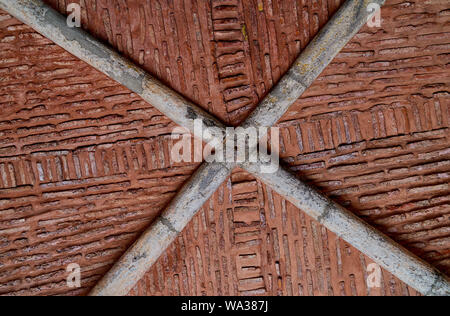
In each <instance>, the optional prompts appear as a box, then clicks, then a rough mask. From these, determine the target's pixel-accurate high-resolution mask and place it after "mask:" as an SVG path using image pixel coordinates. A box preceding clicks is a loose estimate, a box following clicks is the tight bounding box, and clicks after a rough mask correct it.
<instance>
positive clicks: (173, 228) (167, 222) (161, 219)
mask: <svg viewBox="0 0 450 316" xmlns="http://www.w3.org/2000/svg"><path fill="white" fill-rule="evenodd" d="M159 219H160V221H161V223H162V224H163V225H164V226H166V227H167V228H168V229H169V230H170V231H171V232H173V233H177V234H179V233H180V232H179V231H178V230H176V229H175V227H174V226H173V225H172V223H171V222H170V221H169V220H168V219H167V218H165V217H163V216H161V217H160V218H159Z"/></svg>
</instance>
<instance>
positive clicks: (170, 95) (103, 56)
mask: <svg viewBox="0 0 450 316" xmlns="http://www.w3.org/2000/svg"><path fill="white" fill-rule="evenodd" d="M0 8H1V9H3V10H5V11H7V12H9V13H10V14H11V15H13V16H14V17H16V18H17V19H19V20H20V21H22V22H24V23H26V24H28V25H29V26H31V27H32V28H34V29H35V30H36V31H37V32H39V33H41V34H42V35H44V36H45V37H47V38H49V39H50V40H52V41H53V42H55V43H56V44H58V45H59V46H61V47H62V48H64V49H65V50H67V51H68V52H69V53H71V54H72V55H74V56H76V57H78V58H79V59H81V60H83V61H85V62H86V63H88V64H90V65H91V66H93V67H94V68H96V69H97V70H99V71H101V72H102V73H104V74H106V75H107V76H108V77H110V78H112V79H114V80H115V81H117V82H119V83H120V84H122V85H124V86H125V87H127V88H129V89H130V90H131V91H133V92H135V93H136V94H138V95H139V96H141V97H142V98H143V99H144V100H145V101H147V102H148V103H150V104H151V105H152V106H154V107H155V108H157V109H158V110H159V111H161V112H162V113H164V114H165V115H166V116H167V117H169V118H170V119H171V120H172V121H173V122H175V123H177V124H178V125H180V126H183V127H185V128H187V129H188V130H189V131H190V132H193V131H194V126H193V119H195V118H202V119H203V124H204V125H205V126H209V127H213V126H214V127H221V128H224V127H225V126H224V125H223V124H222V123H221V122H220V121H219V120H217V119H216V118H214V117H213V116H211V115H210V114H208V113H207V112H205V111H204V110H202V109H201V108H200V107H197V106H196V105H194V104H193V103H192V102H190V101H189V100H187V99H186V98H184V97H182V96H181V95H180V94H178V93H176V92H175V91H173V90H172V89H171V88H169V87H167V86H165V85H164V84H163V83H161V82H160V81H159V80H157V79H156V78H154V77H152V76H150V75H149V74H148V73H146V72H145V71H144V70H142V69H140V68H139V67H137V66H136V65H135V64H133V63H132V62H130V61H129V60H127V59H125V58H123V57H122V56H120V55H119V54H118V53H117V52H115V51H114V50H113V49H111V48H109V47H108V46H106V45H104V44H102V43H100V42H99V41H98V40H96V39H95V38H94V37H92V36H91V35H90V34H89V33H87V32H85V31H83V30H82V29H80V28H70V27H69V26H68V25H67V21H66V18H65V17H64V16H63V15H61V14H60V13H59V12H57V11H55V10H54V9H52V8H51V7H49V6H48V5H46V4H45V3H44V2H42V1H41V0H1V1H0ZM205 140H206V141H211V140H208V139H207V138H206V139H205Z"/></svg>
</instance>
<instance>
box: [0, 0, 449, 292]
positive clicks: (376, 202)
mask: <svg viewBox="0 0 450 316" xmlns="http://www.w3.org/2000/svg"><path fill="white" fill-rule="evenodd" d="M74 2H77V1H74ZM48 3H49V4H51V5H53V6H54V7H55V8H57V9H59V10H60V11H61V12H63V11H64V8H65V7H66V3H65V2H64V1H56V0H55V1H48ZM180 3H181V5H178V3H177V4H175V1H145V2H143V1H101V0H97V1H95V0H85V1H83V0H81V4H82V6H83V8H85V10H84V11H83V20H82V24H83V26H84V27H86V28H87V29H88V30H89V31H90V32H91V33H92V34H94V35H95V36H97V37H98V38H100V39H102V40H104V41H107V42H109V43H110V44H111V45H112V46H113V47H115V48H116V49H118V50H119V51H121V52H122V53H123V54H124V55H125V56H127V57H129V58H130V59H132V60H133V61H135V62H136V63H138V64H140V65H141V66H142V67H143V68H144V69H146V70H147V71H149V72H150V73H152V74H154V75H155V76H157V77H158V78H160V79H162V80H163V81H165V82H166V83H167V84H168V85H170V86H171V87H173V88H174V89H176V90H177V91H179V92H180V93H182V94H183V95H185V96H186V97H188V98H190V99H192V100H193V101H195V102H196V103H197V104H199V105H201V106H202V107H204V108H205V109H206V110H208V111H210V112H211V113H213V114H215V115H217V116H218V117H220V118H221V119H222V120H223V121H224V122H226V123H228V124H232V125H237V124H239V123H240V122H241V121H242V120H243V119H244V118H245V117H246V116H247V115H248V114H249V112H250V111H251V110H252V109H253V108H254V107H255V106H256V105H257V103H258V102H259V101H260V100H261V98H262V97H263V96H264V95H265V93H267V92H268V90H270V88H271V87H272V86H273V85H274V83H276V82H277V81H278V79H279V78H280V77H281V75H282V74H283V73H284V72H285V71H286V70H287V69H288V67H289V66H290V63H292V62H293V60H294V59H295V57H296V56H297V55H298V53H299V52H300V51H301V50H302V49H303V48H304V47H306V45H307V44H308V42H309V41H310V40H311V39H312V38H313V36H314V35H315V34H316V32H317V31H318V30H319V29H320V28H321V27H322V26H323V25H324V24H325V23H326V21H327V20H328V18H329V17H330V16H331V15H332V14H333V12H334V11H335V10H336V9H337V8H338V6H339V4H340V3H339V1H292V0H286V1H284V0H283V1H267V0H264V1H263V0H253V1H239V0H228V1H210V2H205V4H200V2H199V1H195V0H192V1H191V0H186V1H180ZM448 14H449V6H448V2H447V1H440V0H432V1H428V2H426V3H424V2H422V1H400V0H390V1H387V4H386V6H385V8H384V9H383V22H382V27H381V28H368V27H365V28H363V29H362V30H361V31H360V32H359V33H358V35H357V36H356V37H355V39H354V40H353V41H352V42H351V43H349V44H348V45H347V46H346V48H345V49H344V50H343V51H342V52H341V53H340V54H339V55H338V56H337V57H336V59H335V60H334V61H333V62H332V64H331V65H330V66H329V67H328V68H327V69H326V70H325V72H324V73H323V74H322V76H321V77H320V78H319V79H318V80H317V82H316V83H315V84H314V85H313V86H312V87H310V88H309V89H308V90H307V92H306V93H305V94H304V95H303V97H302V98H301V99H299V100H298V101H297V102H296V104H295V105H294V106H293V107H292V108H291V109H290V111H289V112H288V113H287V114H286V115H285V116H284V117H283V119H282V120H281V121H280V122H279V126H280V127H281V134H282V148H281V155H282V158H283V160H284V164H286V165H287V166H289V167H290V168H291V169H292V170H293V171H295V172H296V173H298V175H299V176H301V177H302V178H303V179H305V180H306V181H308V182H311V183H312V184H314V185H316V186H318V187H319V188H320V189H321V190H322V191H323V192H325V193H326V194H327V195H329V196H331V197H332V198H334V199H335V200H337V201H339V202H340V203H341V204H343V205H345V206H346V207H348V208H350V209H351V210H353V211H355V212H356V213H357V214H359V215H361V216H363V217H364V218H365V219H367V220H368V221H369V222H370V223H371V224H374V225H376V226H377V227H379V228H380V229H381V230H382V231H384V232H386V233H388V234H389V235H390V236H392V237H393V238H394V239H395V240H396V241H398V242H400V243H402V244H403V245H405V246H407V248H409V249H410V250H412V251H413V252H414V253H416V254H417V255H419V256H421V257H422V258H424V259H425V260H427V261H428V262H430V263H432V264H434V265H436V266H437V267H438V268H440V269H441V270H442V271H444V272H447V274H448V273H449V271H450V270H449V269H450V265H449V259H448V256H449V254H450V247H449V244H450V243H449V240H448V231H449V227H450V226H449V224H450V222H449V217H448V216H449V215H448V214H449V213H450V207H449V200H448V196H449V192H450V189H449V187H448V182H449V181H448V176H449V172H450V164H449V161H450V152H449V141H450V139H449V129H448V128H449V126H450V125H449V118H450V117H449V113H450V109H449V106H450V102H449V95H448V91H449V82H450V80H449V76H448V73H449V71H448V65H447V63H448V54H449V46H448V45H449V44H448V42H449V35H448V34H450V33H449V30H450V25H449V18H448ZM0 74H1V77H0V111H1V113H2V118H1V119H0V174H1V177H0V188H1V189H0V231H1V234H0V294H85V293H87V292H88V290H89V289H90V288H91V287H92V286H93V285H95V283H96V282H97V281H98V279H99V278H100V277H101V276H102V275H103V274H104V273H105V272H106V271H107V270H108V269H109V268H110V267H111V265H112V264H113V263H114V262H115V260H117V259H118V257H120V255H121V254H122V253H123V252H124V251H125V250H126V249H127V247H128V246H129V245H130V244H131V243H132V241H133V240H135V239H136V237H137V236H138V235H139V233H140V232H142V230H143V229H144V228H145V227H147V226H148V225H149V224H150V223H151V222H152V220H153V219H154V218H155V216H157V215H158V214H159V212H160V211H161V210H162V209H163V207H164V206H165V205H166V204H167V203H168V202H169V201H170V199H171V198H172V197H173V196H174V194H175V193H176V192H177V190H178V189H179V188H180V186H181V185H182V183H183V182H184V181H185V180H186V179H187V178H188V177H189V176H190V175H191V174H192V172H193V171H194V170H195V168H196V167H197V165H196V164H175V163H173V162H171V161H170V156H169V154H168V153H169V148H170V145H171V140H170V137H169V136H168V135H169V134H170V131H171V129H172V128H173V127H174V126H175V125H174V124H173V123H171V122H170V120H168V119H167V118H166V117H164V116H163V115H161V114H160V113H158V112H157V111H156V110H155V109H154V108H152V107H151V105H148V104H146V103H145V102H143V101H142V100H140V98H139V97H137V96H136V95H134V94H133V93H131V92H130V91H128V90H127V89H126V88H123V87H121V86H120V85H119V84H117V83H115V82H114V81H112V80H110V79H108V78H106V77H105V76H104V75H102V74H100V73H98V72H97V71H96V70H94V69H92V68H91V67H90V66H87V65H86V64H84V63H83V62H81V61H79V60H77V59H76V58H74V57H72V56H71V55H70V54H68V53H66V52H64V51H63V50H62V49H61V48H59V47H57V46H56V45H54V44H53V43H51V42H50V41H48V40H47V39H45V38H43V37H42V36H40V35H39V34H37V33H36V32H35V31H33V30H32V29H31V28H29V27H27V26H24V25H23V24H22V23H20V22H18V21H17V20H15V19H13V18H11V17H9V16H8V15H7V14H5V13H0ZM71 262H77V263H79V264H80V265H81V266H82V267H83V288H82V289H80V290H77V291H71V290H70V289H68V288H67V287H66V284H65V275H66V272H65V266H66V265H67V264H69V263H71ZM370 262H371V261H370V260H369V259H368V258H366V257H365V256H364V255H362V254H361V253H360V252H358V251H357V250H355V249H354V248H352V247H351V246H349V245H348V244H346V243H345V242H343V241H342V240H340V239H339V238H337V237H336V235H335V234H333V233H331V232H329V231H327V230H326V229H325V228H323V227H322V226H321V225H320V224H318V223H316V222H315V221H313V220H311V219H309V218H308V217H307V216H305V215H304V214H303V213H301V212H299V211H298V210H297V209H296V208H295V207H293V206H292V205H291V204H290V203H289V202H286V201H285V200H284V199H283V198H281V197H280V196H278V195H277V194H276V193H274V192H272V191H271V190H270V189H268V188H267V187H266V186H265V185H264V184H263V183H261V182H259V181H257V180H255V179H254V178H253V177H252V176H250V175H248V174H247V173H245V172H243V171H239V170H237V171H235V172H234V173H233V175H232V177H231V178H230V179H229V180H228V182H227V183H225V184H224V185H223V186H222V187H221V188H220V189H219V191H218V192H217V193H216V194H215V195H214V196H213V197H212V198H211V199H210V201H209V202H208V203H207V204H206V205H205V206H204V207H203V209H202V210H201V212H199V214H198V215H197V216H196V217H195V218H194V220H193V221H192V223H191V224H190V225H188V227H187V228H186V229H185V231H184V232H183V233H182V234H181V235H180V237H179V238H178V239H177V241H176V242H175V243H174V244H173V245H172V246H171V247H170V248H169V249H168V250H167V252H166V253H165V255H163V256H162V257H161V259H160V260H159V261H158V263H157V264H155V265H154V267H153V268H152V269H151V270H150V271H149V272H148V273H147V275H146V276H145V277H144V278H143V279H142V280H141V281H140V282H139V283H138V284H137V285H136V288H135V289H134V290H133V291H132V292H131V293H130V294H148V295H153V294H183V295H187V294H193V295H195V294H232V295H233V294H273V295H275V294H286V295H287V294H294V295H299V294H300V295H301V294H315V295H331V294H333V295H339V294H358V295H365V294H386V295H392V294H413V295H415V294H416V292H415V291H414V290H412V289H411V288H409V287H407V286H406V285H404V284H403V283H402V282H400V281H398V280H397V279H396V278H394V277H392V276H391V275H390V274H389V273H387V272H383V286H382V288H381V289H376V290H373V289H372V290H368V289H367V286H366V284H365V277H366V274H367V272H366V267H367V265H368V264H369V263H370Z"/></svg>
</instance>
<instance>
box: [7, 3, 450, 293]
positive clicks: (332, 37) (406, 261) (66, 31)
mask: <svg viewBox="0 0 450 316" xmlns="http://www.w3.org/2000/svg"><path fill="white" fill-rule="evenodd" d="M369 3H378V4H380V5H382V4H384V1H381V0H378V1H375V0H371V1H369V0H348V1H346V2H345V3H344V4H343V5H342V7H341V9H340V10H339V11H338V13H337V14H336V15H335V16H334V17H333V19H332V20H331V21H330V22H329V23H328V24H327V25H326V26H325V28H324V29H323V30H322V31H321V32H320V33H319V35H318V36H317V37H316V38H315V39H314V40H313V42H312V43H311V44H310V45H309V46H308V47H307V49H306V50H305V51H304V52H303V53H302V54H301V55H300V57H299V58H298V59H297V61H296V62H295V64H294V65H293V67H292V68H291V69H290V70H289V72H288V73H287V74H286V76H284V77H283V78H282V80H281V81H280V82H279V83H278V84H277V85H276V86H275V87H274V89H273V90H272V92H271V93H270V94H269V95H268V96H267V97H266V98H265V99H264V100H263V102H262V103H261V105H260V106H259V107H258V108H257V109H256V110H255V112H253V113H252V114H251V115H250V117H249V118H248V119H247V120H246V122H245V123H244V127H247V126H267V127H268V126H271V125H273V124H274V123H276V121H278V120H279V119H280V118H281V116H282V115H283V114H284V113H285V112H286V111H287V109H288V108H289V107H290V106H291V105H292V103H293V102H295V101H296V100H297V99H298V98H299V97H300V96H301V94H302V93H303V92H304V91H305V89H306V88H307V87H309V86H310V85H311V84H312V82H313V81H314V80H315V79H316V78H317V76H318V75H319V74H320V73H321V72H322V70H323V69H324V68H325V67H326V66H327V65H328V64H329V63H330V62H331V60H332V59H333V58H334V57H335V56H336V54H338V53H339V51H340V50H341V49H342V48H343V46H344V45H345V44H346V43H347V42H348V41H349V40H350V39H351V38H352V37H353V36H354V35H355V34H356V33H357V32H358V31H359V29H360V28H361V27H362V25H364V24H365V22H366V21H367V17H368V13H367V11H366V8H367V6H368V4H369ZM0 8H2V9H4V10H6V11H8V12H9V13H10V14H12V15H14V16H15V17H16V18H18V19H20V20H21V21H23V22H24V23H27V24H28V25H30V26H32V27H33V28H35V29H36V30H37V31H38V32H40V33H41V34H43V35H44V36H46V37H48V38H49V39H51V40H53V41H54V42H55V43H57V44H58V45H60V46H62V47H63V48H65V49H66V50H67V51H69V52H70V53H72V54H73V55H75V56H77V57H79V58H80V59H82V60H84V61H86V62H87V63H89V64H90V65H92V66H94V67H95V68H97V69H98V70H100V71H102V72H103V73H105V74H106V75H108V76H109V77H111V78H112V79H114V80H116V81H118V82H119V83H121V84H123V85H124V86H127V87H128V88H130V89H131V90H132V91H134V92H135V93H137V94H139V95H140V96H141V97H142V98H143V99H144V100H146V101H148V102H149V103H151V104H152V105H154V106H155V107H156V108H158V109H159V110H160V111H161V112H162V113H164V114H165V115H167V116H168V117H169V118H171V119H172V120H173V121H174V122H176V123H178V124H179V125H181V126H183V127H185V128H187V129H188V130H190V131H191V132H192V131H193V125H192V119H195V118H202V119H203V120H204V123H205V125H206V126H211V127H212V126H214V127H219V128H224V126H223V124H221V123H220V122H219V121H218V120H216V119H215V118H214V117H212V116H211V115H209V114H207V113H206V112H204V111H203V110H201V109H200V108H198V107H196V106H195V105H194V104H192V103H191V102H189V101H188V100H186V99H184V98H183V97H181V96H180V95H179V94H177V93H176V92H174V91H173V90H172V89H170V88H168V87H166V86H164V85H163V84H162V83H160V82H159V81H158V80H156V79H155V78H153V77H151V76H149V75H148V74H146V73H145V72H144V71H143V70H141V69H139V68H138V67H136V66H134V65H133V64H131V63H130V62H128V61H127V60H126V59H124V58H122V57H120V56H119V55H118V54H117V53H115V52H114V51H113V50H111V49H110V48H108V47H106V46H104V45H102V44H100V43H98V42H97V41H96V40H95V39H94V38H92V37H91V36H90V35H89V34H87V33H85V32H83V31H81V30H79V29H71V28H68V27H67V25H66V21H65V18H63V17H62V16H61V15H59V13H57V12H55V11H53V10H52V9H50V8H49V7H48V6H46V5H45V4H43V3H42V1H40V0H15V1H14V0H0ZM204 140H205V141H210V139H204ZM232 167H233V166H231V165H224V164H219V163H212V164H206V163H205V164H203V165H202V166H201V167H200V168H199V169H198V170H197V171H196V172H195V173H194V175H193V177H192V178H191V179H190V180H189V181H188V182H187V183H186V184H185V185H184V186H183V188H182V190H180V192H179V193H178V194H177V196H176V197H175V199H174V200H173V201H172V202H171V203H170V205H169V206H168V207H167V209H166V210H165V211H164V212H163V214H162V215H161V217H160V218H158V219H157V220H156V221H155V222H154V223H153V224H152V225H151V227H150V228H149V229H148V230H147V231H146V232H145V233H144V234H143V235H142V236H141V237H140V238H139V240H138V241H136V243H135V244H134V245H133V246H132V247H131V248H130V249H129V250H128V251H127V252H126V253H125V255H124V256H123V257H122V258H121V259H120V260H119V261H118V262H117V263H116V265H115V266H114V267H113V268H112V269H111V271H110V272H109V273H108V274H107V275H106V276H105V277H104V278H103V279H102V280H101V281H100V282H99V284H98V285H97V286H96V287H95V288H94V290H93V291H92V293H91V295H125V294H127V293H128V292H129V290H130V289H131V288H132V287H133V286H134V284H135V283H136V282H137V281H138V280H139V279H140V278H141V277H142V276H143V275H144V274H145V272H146V271H147V270H148V269H149V268H150V267H151V266H152V265H153V264H154V262H156V260H157V259H158V258H159V256H160V255H161V254H162V253H163V252H164V250H165V249H166V248H167V247H168V246H169V245H170V244H171V243H172V242H173V240H174V239H175V238H176V236H177V234H178V232H179V231H182V230H183V228H184V227H185V226H186V225H187V224H188V223H189V221H190V220H191V219H192V217H193V216H194V215H195V213H196V212H197V210H198V209H200V208H201V207H202V205H203V204H204V203H205V202H206V201H207V199H208V198H209V197H210V196H211V195H212V194H214V192H215V191H216V190H217V188H218V187H219V186H220V185H221V183H222V182H223V181H224V180H225V179H226V178H227V177H228V176H229V174H230V172H231V168H232ZM243 167H245V168H246V169H247V170H248V171H249V172H251V173H253V174H254V175H255V176H257V177H258V178H260V179H261V180H262V181H264V182H266V183H267V184H268V185H269V186H270V187H272V188H273V189H274V190H275V191H277V192H278V193H280V194H281V195H282V196H284V197H286V198H287V199H288V200H289V201H291V202H292V203H293V204H294V205H296V206H298V207H299V208H301V209H302V210H303V211H305V212H306V213H308V214H309V215H311V216H312V217H313V218H316V219H317V220H319V221H320V222H321V223H322V224H323V225H325V226H326V227H327V228H329V229H330V230H331V231H333V232H335V233H336V234H337V235H338V236H340V237H341V238H343V239H344V240H346V241H348V242H349V243H351V244H352V245H354V246H355V247H356V248H357V249H359V250H360V251H362V252H363V253H365V254H366V255H368V256H369V257H371V258H372V259H374V260H375V261H376V262H378V263H379V264H380V265H381V266H383V267H384V268H385V269H386V270H388V271H390V272H391V273H393V274H394V275H396V276H397V277H399V278H400V279H401V280H402V281H404V282H406V283H407V284H409V285H411V286H412V287H414V288H416V289H417V290H418V291H420V292H421V293H423V294H427V295H449V293H450V291H449V282H448V279H447V278H446V277H445V276H444V275H442V274H441V273H440V272H438V271H436V270H435V269H434V268H432V267H431V266H430V265H429V264H427V263H425V262H423V261H422V260H420V259H418V258H417V257H415V256H414V255H412V254H411V253H409V252H408V251H407V250H405V249H404V248H402V247H400V246H399V245H397V244H396V243H395V242H393V241H392V240H390V239H389V238H387V237H386V236H384V235H383V234H381V233H379V232H378V231H377V230H375V229H374V228H372V227H370V226H369V225H368V224H367V223H365V222H364V221H362V220H360V219H359V218H357V217H356V216H355V215H353V214H352V213H350V212H349V211H347V210H345V209H344V208H342V207H341V206H339V205H338V204H336V203H334V202H332V201H330V200H329V199H327V198H326V197H324V196H323V195H321V194H319V193H317V192H316V191H315V190H313V189H311V188H309V187H308V186H306V185H305V184H303V183H302V182H300V181H299V180H298V179H297V178H296V177H295V176H293V175H292V174H290V173H289V172H287V171H286V170H283V169H281V170H279V171H278V172H277V173H276V174H275V175H272V174H271V175H265V174H262V173H260V172H259V167H258V165H247V164H245V165H243Z"/></svg>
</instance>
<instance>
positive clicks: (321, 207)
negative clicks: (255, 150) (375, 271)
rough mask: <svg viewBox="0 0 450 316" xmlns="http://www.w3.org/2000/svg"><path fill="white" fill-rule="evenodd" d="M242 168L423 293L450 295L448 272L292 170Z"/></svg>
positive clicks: (254, 165) (251, 165)
mask: <svg viewBox="0 0 450 316" xmlns="http://www.w3.org/2000/svg"><path fill="white" fill-rule="evenodd" d="M242 167H245V169H246V170H247V171H249V172H250V173H252V174H253V175H254V176H256V177H257V178H258V179H260V180H261V181H263V182H264V183H265V184H266V185H268V186H269V187H270V188H272V189H273V190H274V191H276V192H277V193H279V194H280V195H282V196H283V197H285V198H286V199H287V200H288V201H289V202H291V203H292V204H293V205H295V206H296V207H298V208H299V209H301V210H302V211H303V212H305V213H306V214H308V215H309V216H311V217H312V218H314V219H315V220H317V221H318V222H320V223H321V224H322V225H324V226H325V227H327V228H328V229H329V230H330V231H333V232H334V233H336V235H338V236H339V237H340V238H342V239H343V240H345V241H346V242H348V243H349V244H351V245H352V246H353V247H355V248H356V249H358V250H359V251H361V252H362V253H364V254H366V255H367V256H369V257H370V258H371V259H373V260H374V261H375V262H377V263H378V264H379V265H380V266H382V267H383V268H385V269H386V270H387V271H389V272H390V273H392V274H393V275H395V276H397V277H398V278H399V279H400V280H402V281H403V282H405V283H406V284H408V285H410V286H412V287H413V288H415V289H416V290H417V291H419V292H420V293H422V294H424V295H450V283H449V281H448V278H447V277H446V276H445V275H443V274H442V273H441V272H439V271H438V270H436V269H435V268H433V267H432V266H431V265H429V264H428V263H426V262H424V261H423V260H421V259H419V258H418V257H416V256H415V255H413V254H412V253H410V252H409V251H408V250H407V249H405V248H403V247H402V246H400V245H399V244H397V243H396V242H394V241H393V240H392V239H390V238H389V237H387V236H385V235H384V234H382V233H380V232H379V231H378V230H376V229H375V228H373V227H371V226H370V225H368V224H367V223H366V222H365V221H363V220H362V219H360V218H359V217H357V216H356V215H355V214H353V213H352V212H350V211H348V210H347V209H345V208H343V207H342V206H340V205H339V204H337V203H335V202H333V201H331V200H330V199H328V198H327V197H325V196H324V195H322V194H320V193H319V192H318V191H316V190H315V189H314V188H311V187H310V186H308V185H306V184H305V183H302V182H301V181H299V180H298V178H297V177H296V176H294V175H293V174H291V173H290V172H288V171H286V170H285V169H281V168H280V169H279V170H278V172H276V173H274V174H264V173H261V172H260V171H259V165H256V164H246V165H245V166H242Z"/></svg>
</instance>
